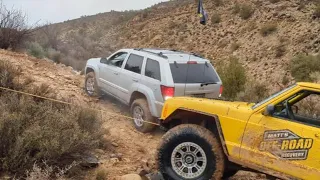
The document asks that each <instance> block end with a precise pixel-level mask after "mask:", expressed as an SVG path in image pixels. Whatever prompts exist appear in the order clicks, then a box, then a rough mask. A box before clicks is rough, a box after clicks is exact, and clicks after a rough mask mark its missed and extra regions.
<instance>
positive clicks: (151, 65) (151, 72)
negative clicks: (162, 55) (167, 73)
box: [145, 59, 161, 81]
mask: <svg viewBox="0 0 320 180" xmlns="http://www.w3.org/2000/svg"><path fill="white" fill-rule="evenodd" d="M145 75H146V76H147V77H150V78H153V79H156V80H159V81H161V74H160V65H159V62H158V61H155V60H152V59H148V60H147V65H146V72H145Z"/></svg>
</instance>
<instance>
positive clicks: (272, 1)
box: [269, 0, 280, 3]
mask: <svg viewBox="0 0 320 180" xmlns="http://www.w3.org/2000/svg"><path fill="white" fill-rule="evenodd" d="M269 1H270V2H271V3H277V2H279V1H280V0H269Z"/></svg>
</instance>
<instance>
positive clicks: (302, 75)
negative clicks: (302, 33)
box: [290, 54, 320, 82]
mask: <svg viewBox="0 0 320 180" xmlns="http://www.w3.org/2000/svg"><path fill="white" fill-rule="evenodd" d="M290 71H291V74H292V76H293V77H294V78H295V80H296V81H309V82H311V81H317V80H318V79H319V78H318V77H317V75H319V72H320V54H317V55H305V54H299V55H297V56H296V57H294V58H293V59H292V60H291V63H290Z"/></svg>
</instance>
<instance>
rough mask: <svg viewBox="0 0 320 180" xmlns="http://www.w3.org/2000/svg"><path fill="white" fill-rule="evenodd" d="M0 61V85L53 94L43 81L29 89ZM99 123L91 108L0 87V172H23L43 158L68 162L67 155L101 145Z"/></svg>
mask: <svg viewBox="0 0 320 180" xmlns="http://www.w3.org/2000/svg"><path fill="white" fill-rule="evenodd" d="M0 62H1V63H0V70H2V69H6V70H7V73H6V74H8V75H6V76H0V82H1V83H2V84H3V85H6V86H7V87H10V88H13V89H17V88H20V89H21V90H22V91H26V92H31V93H34V94H36V95H41V96H46V97H48V96H49V97H55V93H54V91H52V90H51V89H50V88H49V86H47V85H41V86H35V85H33V86H30V87H32V88H31V89H30V87H28V88H26V87H23V86H21V84H18V83H17V82H16V81H15V79H16V78H18V77H17V76H16V75H17V71H16V69H15V68H14V67H13V66H10V65H9V64H7V63H4V61H0ZM0 72H2V71H0ZM26 81H27V82H30V81H29V80H26ZM101 127H102V121H101V119H100V118H99V117H98V115H97V114H96V112H95V111H92V110H87V109H82V108H80V107H70V106H67V105H63V104H58V103H55V102H49V101H46V100H43V99H39V98H34V97H30V96H25V95H20V94H16V93H11V92H6V91H2V90H1V94H0V172H1V171H7V172H10V173H13V174H17V175H18V176H20V175H24V174H25V172H26V170H31V169H32V167H33V165H34V164H35V162H42V161H44V160H45V161H47V163H48V165H50V166H57V167H64V166H66V165H69V164H70V163H72V161H73V160H72V156H71V155H74V154H82V153H85V152H88V151H90V150H93V149H96V148H97V147H99V146H100V145H101V142H102V136H103V134H104V132H103V129H102V128H101ZM68 160H70V161H71V162H70V161H68Z"/></svg>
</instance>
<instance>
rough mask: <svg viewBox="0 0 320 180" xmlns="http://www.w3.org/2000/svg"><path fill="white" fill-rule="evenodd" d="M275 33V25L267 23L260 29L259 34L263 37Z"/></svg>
mask: <svg viewBox="0 0 320 180" xmlns="http://www.w3.org/2000/svg"><path fill="white" fill-rule="evenodd" d="M275 31H277V24H275V23H268V24H265V25H264V26H262V27H261V29H260V34H261V35H262V36H264V37H265V36H268V35H270V34H272V33H274V32H275Z"/></svg>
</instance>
